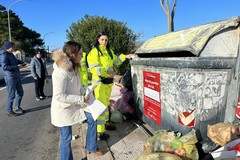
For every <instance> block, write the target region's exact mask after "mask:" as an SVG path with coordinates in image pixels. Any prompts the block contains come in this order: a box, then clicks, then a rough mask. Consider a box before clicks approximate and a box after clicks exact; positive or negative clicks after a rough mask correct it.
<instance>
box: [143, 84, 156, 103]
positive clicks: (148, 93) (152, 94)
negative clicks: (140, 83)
mask: <svg viewBox="0 0 240 160" xmlns="http://www.w3.org/2000/svg"><path fill="white" fill-rule="evenodd" d="M144 93H145V96H148V97H149V98H152V99H154V100H156V101H158V102H160V98H159V97H160V96H159V92H157V91H155V90H153V89H150V88H147V87H144Z"/></svg>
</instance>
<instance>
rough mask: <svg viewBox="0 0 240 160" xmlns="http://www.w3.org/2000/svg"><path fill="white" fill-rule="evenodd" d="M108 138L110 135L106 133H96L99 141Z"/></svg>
mask: <svg viewBox="0 0 240 160" xmlns="http://www.w3.org/2000/svg"><path fill="white" fill-rule="evenodd" d="M108 138H110V135H108V134H106V133H98V140H99V141H104V140H107V139H108Z"/></svg>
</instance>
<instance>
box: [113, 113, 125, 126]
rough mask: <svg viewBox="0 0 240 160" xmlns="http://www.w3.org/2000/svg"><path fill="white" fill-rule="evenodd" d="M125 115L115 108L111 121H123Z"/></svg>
mask: <svg viewBox="0 0 240 160" xmlns="http://www.w3.org/2000/svg"><path fill="white" fill-rule="evenodd" d="M124 119H125V118H124V116H123V115H122V113H120V112H119V111H118V110H113V112H112V113H111V116H110V121H111V122H115V123H122V122H123V120H124Z"/></svg>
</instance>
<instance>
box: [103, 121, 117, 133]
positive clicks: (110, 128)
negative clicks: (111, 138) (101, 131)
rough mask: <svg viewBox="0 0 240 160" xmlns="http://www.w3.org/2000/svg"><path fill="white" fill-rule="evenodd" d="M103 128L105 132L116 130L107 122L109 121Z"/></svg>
mask: <svg viewBox="0 0 240 160" xmlns="http://www.w3.org/2000/svg"><path fill="white" fill-rule="evenodd" d="M105 128H106V130H109V131H114V130H116V126H114V125H113V123H112V122H109V121H108V122H107V123H106V124H105Z"/></svg>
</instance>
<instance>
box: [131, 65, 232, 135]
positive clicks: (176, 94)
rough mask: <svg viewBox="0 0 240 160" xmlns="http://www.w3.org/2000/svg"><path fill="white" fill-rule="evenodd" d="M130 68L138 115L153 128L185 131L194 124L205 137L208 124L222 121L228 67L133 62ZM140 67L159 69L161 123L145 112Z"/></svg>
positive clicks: (228, 79) (157, 70) (142, 69)
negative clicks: (177, 66) (166, 66)
mask: <svg viewBox="0 0 240 160" xmlns="http://www.w3.org/2000/svg"><path fill="white" fill-rule="evenodd" d="M131 71H132V78H133V89H134V93H135V98H134V99H135V104H136V106H137V111H138V112H137V113H138V117H139V118H141V119H142V120H143V121H144V122H146V123H148V124H149V125H150V126H151V127H153V128H154V129H156V130H158V129H168V130H174V131H180V132H182V133H184V134H185V133H187V132H189V131H190V130H191V128H192V127H194V128H195V129H199V130H200V132H201V133H202V136H203V138H206V137H207V135H206V133H207V125H208V124H215V123H217V122H220V121H224V116H225V109H226V101H227V93H228V85H229V81H230V75H231V69H221V70H220V69H190V68H185V69H181V68H164V67H153V66H147V65H132V68H131ZM143 71H150V72H155V73H160V82H159V83H160V88H161V91H160V100H161V102H160V103H161V105H160V109H161V115H160V117H161V122H162V123H161V124H160V125H158V124H157V123H155V122H154V121H153V120H152V119H151V118H149V117H148V116H146V115H145V114H144V98H143V97H144V87H143V83H144V82H143ZM185 113H186V114H189V115H188V116H186V117H185V116H182V115H183V114H184V115H185ZM190 122H192V123H191V124H190ZM188 123H189V126H188Z"/></svg>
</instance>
